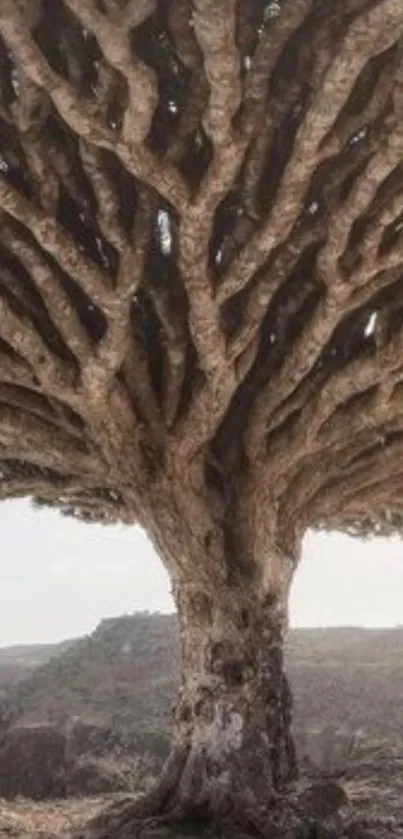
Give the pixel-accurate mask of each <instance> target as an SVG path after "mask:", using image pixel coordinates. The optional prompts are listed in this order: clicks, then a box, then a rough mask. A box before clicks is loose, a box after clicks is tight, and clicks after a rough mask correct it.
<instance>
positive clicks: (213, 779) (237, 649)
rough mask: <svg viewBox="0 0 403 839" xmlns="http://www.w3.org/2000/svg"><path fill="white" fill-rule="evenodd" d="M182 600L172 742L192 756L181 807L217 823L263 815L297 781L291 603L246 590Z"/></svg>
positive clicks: (186, 595)
mask: <svg viewBox="0 0 403 839" xmlns="http://www.w3.org/2000/svg"><path fill="white" fill-rule="evenodd" d="M176 599H177V605H178V613H179V619H180V626H181V636H182V653H183V683H182V691H181V697H180V701H179V705H178V709H177V713H176V727H175V740H176V746H177V747H178V751H179V752H180V753H182V754H183V753H184V751H185V753H186V755H187V757H186V761H185V764H184V768H183V770H182V772H181V775H180V779H179V783H178V785H177V787H176V789H175V791H174V794H173V799H174V802H176V803H177V804H179V806H181V805H183V806H184V807H185V809H186V808H189V809H191V810H194V811H197V812H201V813H203V814H204V815H212V816H217V815H222V814H223V813H226V812H228V811H234V810H238V811H242V810H243V811H245V810H249V809H253V810H254V812H256V808H257V807H258V808H260V807H262V808H265V807H267V806H268V805H269V804H270V800H271V798H272V794H273V793H274V792H276V791H279V790H280V789H281V788H283V787H284V785H285V784H287V782H289V781H291V780H292V779H294V778H295V777H296V759H295V751H294V746H293V742H292V738H291V732H290V728H291V694H290V690H289V687H288V683H287V679H286V677H285V674H284V669H283V637H284V632H285V629H286V620H285V605H284V602H280V598H279V597H275V596H273V595H272V596H269V597H266V598H264V599H263V598H261V597H259V596H258V594H257V593H256V592H251V591H249V590H248V589H247V588H245V587H240V586H238V587H235V586H231V587H230V588H228V589H226V590H225V591H224V592H223V591H222V590H220V591H218V590H217V591H214V589H212V590H211V591H209V592H208V591H206V589H202V588H198V587H197V586H195V585H181V586H180V587H179V588H178V590H177V593H176ZM170 803H171V804H172V803H173V802H170Z"/></svg>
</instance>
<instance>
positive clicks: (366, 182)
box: [0, 0, 403, 552]
mask: <svg viewBox="0 0 403 839" xmlns="http://www.w3.org/2000/svg"><path fill="white" fill-rule="evenodd" d="M402 39H403V7H402V2H401V0H339V2H337V3H335V2H330V0H320V2H314V0H292V2H291V0H289V1H288V2H287V0H272V2H267V0H256V2H254V3H251V2H250V0H220V1H219V2H217V0H170V2H165V0H128V1H127V0H126V2H125V0H64V2H62V0H0V496H1V497H2V498H5V497H18V496H21V495H24V494H28V495H32V496H33V497H35V498H36V499H37V500H38V501H39V502H40V503H48V504H54V505H57V506H59V507H62V508H64V509H66V511H68V512H74V513H75V514H77V515H82V516H84V517H85V518H89V519H92V518H101V519H102V520H105V521H113V520H116V519H123V520H126V521H131V520H133V519H134V518H135V517H137V516H138V517H139V518H140V521H141V520H143V519H144V516H145V515H146V513H145V508H146V506H147V504H146V500H145V499H146V498H147V497H148V494H149V493H150V492H151V494H152V493H153V492H155V496H154V501H153V503H154V506H155V504H156V503H157V501H158V498H159V497H160V493H161V492H162V490H161V487H162V486H163V485H164V481H165V482H168V483H169V476H170V475H172V474H174V473H175V474H178V473H179V472H180V470H181V469H183V470H187V474H192V481H193V486H195V485H196V486H203V487H204V489H203V490H200V492H199V503H200V505H201V507H200V509H201V510H202V508H203V509H204V507H203V505H205V504H206V503H207V504H208V505H210V507H211V505H212V504H213V505H214V506H217V509H219V510H221V519H222V522H223V523H224V530H225V531H226V533H227V537H228V533H230V532H231V533H232V537H234V533H235V532H236V529H237V527H239V528H240V529H241V524H240V522H242V519H243V508H242V505H243V503H244V502H245V503H246V500H245V499H246V498H247V496H248V493H250V488H251V487H252V488H253V493H254V494H255V496H256V494H257V495H258V498H260V500H261V504H262V505H265V504H266V501H267V505H268V508H269V507H270V508H271V509H273V508H274V507H275V509H276V510H278V512H279V521H280V522H281V521H282V522H283V525H282V526H283V529H284V531H286V530H287V529H288V528H291V529H292V528H297V529H298V528H305V527H306V526H321V525H323V524H326V525H327V526H329V527H330V526H333V527H342V528H344V529H348V530H350V531H353V532H361V533H362V532H364V531H367V530H373V529H375V530H378V531H381V530H382V529H386V530H387V529H388V528H392V529H393V528H394V527H400V520H401V512H402V511H403V465H402V460H401V457H400V454H401V450H402V445H403V331H402V326H403V285H402V273H403V248H402V242H403V40H402ZM191 464H192V468H191ZM161 476H163V477H162V478H161ZM158 482H159V483H158ZM185 483H186V482H185ZM157 485H158V487H159V488H158V489H152V488H153V487H154V488H155V486H157ZM206 487H207V490H206V489H205V488H206ZM186 491H187V490H186V486H185V487H184V489H183V492H184V494H185V493H186ZM196 494H197V493H196ZM205 496H208V497H209V498H210V500H209V501H208V502H206V501H205ZM211 499H213V501H211ZM200 515H201V517H203V515H204V513H203V511H202V512H201V513H200ZM246 515H248V516H249V512H248V514H246V513H245V516H246ZM230 542H231V548H229V549H230V550H232V551H233V552H234V551H235V548H234V538H232V541H231V540H230ZM228 545H229V542H228V539H227V547H228Z"/></svg>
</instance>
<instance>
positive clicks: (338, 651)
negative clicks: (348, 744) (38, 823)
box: [0, 614, 403, 754]
mask: <svg viewBox="0 0 403 839" xmlns="http://www.w3.org/2000/svg"><path fill="white" fill-rule="evenodd" d="M24 650H25V652H24V654H23V658H24V657H25V658H24V660H25V661H28V660H29V661H31V662H33V661H35V660H36V661H38V660H40V658H41V652H40V648H39V650H38V648H33V649H32V650H31V653H32V655H31V653H30V652H29V648H24ZM49 650H50V648H49V647H48V648H46V651H45V650H43V656H44V657H45V658H46V657H48V658H49ZM2 652H3V660H4V659H7V660H8V661H12V660H13V656H12V654H11V651H10V650H8V651H7V653H6V652H5V651H1V650H0V662H1V661H2ZM15 652H16V660H19V656H20V657H21V649H19V650H16V651H15ZM53 652H55V650H53ZM56 652H57V651H56ZM179 662H180V653H179V643H178V632H177V622H176V618H175V617H174V616H167V615H149V614H136V615H133V616H128V617H127V616H126V617H121V618H116V619H111V620H105V621H102V623H101V624H100V625H99V626H98V627H97V629H96V630H95V632H94V633H93V634H92V635H90V636H88V637H85V638H82V639H79V640H78V641H75V642H66V643H65V645H64V647H63V646H62V648H61V651H59V654H58V655H53V657H51V658H50V660H48V661H47V662H46V663H44V664H40V665H39V666H36V668H35V669H34V670H33V672H32V670H31V673H30V675H29V677H28V678H26V679H24V680H23V681H20V682H19V683H18V684H16V685H14V686H13V687H12V688H11V691H10V698H11V702H12V706H13V710H14V719H15V721H16V722H23V723H26V722H39V721H50V722H57V723H58V724H63V723H65V722H66V721H67V720H69V719H71V718H74V717H79V718H81V719H84V720H87V721H91V722H96V723H101V724H103V725H107V726H111V727H112V728H114V729H116V730H119V731H121V732H124V733H126V734H127V735H128V736H130V738H132V737H134V738H135V739H136V741H137V742H140V741H141V740H142V738H143V737H145V738H146V739H147V742H149V741H150V738H151V740H152V739H153V738H156V740H158V737H160V736H162V738H163V739H164V738H168V737H169V730H170V720H171V707H172V703H173V702H174V700H175V696H176V691H177V685H178V682H179V670H180V667H179ZM286 663H287V669H288V672H289V676H290V679H291V683H292V687H293V691H294V697H295V714H294V719H295V730H296V732H297V735H298V739H299V741H300V742H301V743H302V741H303V737H302V735H303V734H304V733H306V732H308V733H309V732H310V735H315V732H316V733H318V732H322V733H323V732H324V731H327V732H328V734H327V737H328V741H329V736H330V734H329V732H330V731H331V730H337V731H338V732H339V734H340V732H345V734H346V737H348V736H349V735H351V734H352V733H354V732H358V731H361V732H362V735H363V736H364V737H365V738H369V739H370V740H374V739H377V740H380V739H382V738H386V741H387V742H388V743H390V745H391V746H392V745H393V746H394V747H395V749H396V748H398V749H400V747H401V749H402V754H403V703H402V702H401V697H402V696H403V629H401V628H398V629H395V630H366V629H355V628H352V629H298V630H293V631H291V632H290V635H289V639H288V643H287V649H286ZM311 741H312V737H311ZM311 748H312V745H311V746H309V749H311Z"/></svg>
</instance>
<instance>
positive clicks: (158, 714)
mask: <svg viewBox="0 0 403 839" xmlns="http://www.w3.org/2000/svg"><path fill="white" fill-rule="evenodd" d="M178 679H179V644H178V634H177V626H176V620H175V618H174V617H173V616H167V615H152V616H151V615H149V614H136V615H133V616H130V617H121V618H116V619H109V620H104V621H102V622H101V624H100V625H99V626H98V627H97V629H96V630H95V631H94V632H93V633H92V635H89V636H87V637H85V638H81V639H79V640H78V641H75V642H74V643H72V644H71V645H67V649H65V650H64V651H63V652H62V653H61V654H60V655H59V656H56V657H53V658H51V659H50V660H49V661H48V662H47V663H45V664H43V665H41V666H39V667H37V668H36V670H34V672H33V673H32V674H31V675H30V677H29V678H27V679H25V680H24V681H22V682H20V683H18V685H16V686H15V687H14V688H13V689H12V690H11V692H10V693H11V701H12V705H13V709H14V721H15V722H19V723H31V722H40V721H45V720H46V721H49V722H54V723H58V724H61V725H63V724H64V723H65V722H66V721H67V720H68V719H71V718H75V717H79V718H81V719H85V720H88V721H91V722H95V723H100V724H103V725H107V726H111V727H113V728H116V729H118V730H121V731H126V732H129V733H131V734H136V735H137V736H138V737H141V736H142V735H144V734H148V733H151V732H152V733H155V734H158V733H160V732H162V731H166V730H167V729H168V727H169V721H170V714H171V707H172V702H173V698H174V696H175V694H176V688H177V684H178Z"/></svg>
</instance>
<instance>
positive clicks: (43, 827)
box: [0, 797, 106, 839]
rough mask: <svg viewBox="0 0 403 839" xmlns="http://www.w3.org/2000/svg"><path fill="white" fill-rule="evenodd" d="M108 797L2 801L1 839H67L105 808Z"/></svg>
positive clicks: (0, 814) (0, 818) (0, 815)
mask: <svg viewBox="0 0 403 839" xmlns="http://www.w3.org/2000/svg"><path fill="white" fill-rule="evenodd" d="M105 800H106V799H105V797H99V798H70V799H67V800H66V799H64V800H56V801H46V802H36V801H32V800H30V799H25V798H18V799H16V800H15V801H6V800H5V799H0V837H1V839H68V837H69V836H71V835H72V832H73V831H76V830H77V829H78V828H79V827H82V826H83V825H84V824H85V822H86V821H88V819H90V818H92V817H94V816H96V815H97V814H98V813H99V812H100V810H101V809H102V807H104V806H105Z"/></svg>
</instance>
